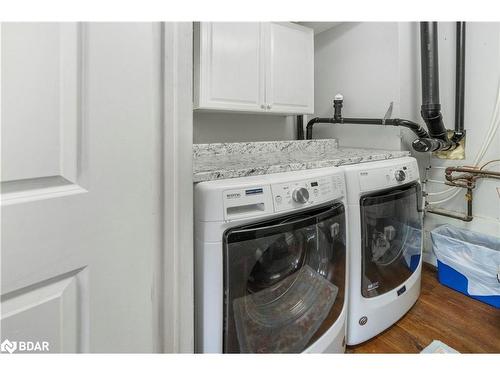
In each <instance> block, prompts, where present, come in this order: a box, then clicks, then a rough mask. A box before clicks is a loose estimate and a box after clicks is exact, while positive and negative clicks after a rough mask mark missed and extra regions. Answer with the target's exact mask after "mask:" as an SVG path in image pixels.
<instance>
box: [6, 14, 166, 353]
mask: <svg viewBox="0 0 500 375" xmlns="http://www.w3.org/2000/svg"><path fill="white" fill-rule="evenodd" d="M160 40H161V38H160V27H159V25H158V24H156V25H155V24H151V23H130V24H127V23H115V24H106V23H96V24H92V23H91V24H75V23H64V24H59V23H37V24H35V23H33V24H30V23H19V24H15V23H4V24H2V27H1V42H2V44H1V55H2V57H1V79H2V82H1V90H2V92H1V98H2V103H1V104H2V114H1V120H2V128H1V130H2V158H1V166H2V176H1V179H2V194H1V195H2V207H1V209H2V212H1V230H2V232H1V233H2V238H1V245H2V248H1V261H2V262H1V318H2V320H1V340H0V341H2V342H3V341H4V340H6V339H7V340H9V342H18V343H19V342H23V341H40V342H48V349H49V350H50V351H51V352H87V351H91V352H151V351H155V350H158V345H161V344H159V342H160V341H161V338H159V337H158V335H159V333H158V321H159V319H158V316H157V315H158V308H159V306H158V302H157V299H156V297H157V295H158V291H157V290H156V288H157V287H158V283H157V282H155V280H158V273H159V272H161V270H159V268H158V267H159V266H158V265H159V264H160V262H159V258H160V252H161V230H160V225H161V222H160V221H161V220H160V218H161V200H160V196H161V192H160V187H161V184H160V176H161V168H162V166H161V143H162V141H161V139H162V138H161V137H162V131H161V126H162V124H161V119H160V116H159V115H158V113H159V106H160V94H159V93H160V87H161V86H160V85H161V83H160V82H161V79H160V77H161V74H160V73H161V72H160V69H161V64H160V60H159V59H160V51H161V48H160ZM8 347H9V346H7V348H8ZM10 348H12V346H10ZM20 350H21V349H20V346H19V345H18V347H17V351H20Z"/></svg>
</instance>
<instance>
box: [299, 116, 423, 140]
mask: <svg viewBox="0 0 500 375" xmlns="http://www.w3.org/2000/svg"><path fill="white" fill-rule="evenodd" d="M318 123H322V124H359V125H392V126H403V127H405V128H408V129H410V130H411V131H413V133H415V134H416V136H417V137H419V138H429V134H428V133H427V131H426V130H425V129H424V128H423V127H422V126H420V125H419V124H417V123H415V122H413V121H409V120H404V119H399V118H392V119H376V118H350V117H342V116H341V115H340V113H339V116H336V117H332V118H321V117H315V118H313V119H311V120H310V121H309V122H308V123H307V126H306V139H312V128H313V125H314V124H318Z"/></svg>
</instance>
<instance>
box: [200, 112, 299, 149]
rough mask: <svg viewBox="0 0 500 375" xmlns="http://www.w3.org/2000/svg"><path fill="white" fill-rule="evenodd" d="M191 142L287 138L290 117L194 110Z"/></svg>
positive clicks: (292, 134) (291, 130) (292, 133)
mask: <svg viewBox="0 0 500 375" xmlns="http://www.w3.org/2000/svg"><path fill="white" fill-rule="evenodd" d="M193 132H194V138H193V142H194V143H217V142H247V141H276V140H290V139H294V137H295V126H294V124H293V117H286V116H276V115H267V114H262V115H260V114H243V113H216V112H210V113H209V112H197V111H195V112H194V115H193Z"/></svg>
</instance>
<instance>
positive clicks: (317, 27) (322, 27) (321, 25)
mask: <svg viewBox="0 0 500 375" xmlns="http://www.w3.org/2000/svg"><path fill="white" fill-rule="evenodd" d="M297 23H298V24H300V25H303V26H307V27H310V28H311V29H314V34H315V35H316V34H319V33H322V32H323V31H326V30H329V29H331V28H332V27H335V26H338V25H340V24H341V23H342V22H297Z"/></svg>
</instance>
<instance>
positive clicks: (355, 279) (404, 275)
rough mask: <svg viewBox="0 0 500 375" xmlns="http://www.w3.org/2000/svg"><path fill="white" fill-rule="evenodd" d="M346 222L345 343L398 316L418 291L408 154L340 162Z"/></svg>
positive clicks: (415, 183)
mask: <svg viewBox="0 0 500 375" xmlns="http://www.w3.org/2000/svg"><path fill="white" fill-rule="evenodd" d="M343 169H344V172H345V178H346V187H347V202H348V227H349V240H348V243H349V286H350V287H349V296H348V301H349V307H348V319H347V345H356V344H359V343H362V342H364V341H366V340H368V339H370V338H372V337H374V336H376V335H377V334H379V333H381V332H382V331H384V330H385V329H387V328H389V327H390V326H391V325H393V324H394V323H395V322H396V321H398V320H399V319H400V318H401V317H402V316H403V315H404V314H405V313H406V312H407V311H408V310H409V309H410V308H411V307H412V306H413V304H414V303H415V302H416V301H417V298H418V296H419V295H420V277H421V267H422V256H421V255H422V194H421V189H420V182H419V173H418V166H417V161H416V160H415V159H414V158H411V157H405V158H398V159H390V160H384V161H374V162H369V163H363V164H356V165H351V166H345V167H343Z"/></svg>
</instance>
